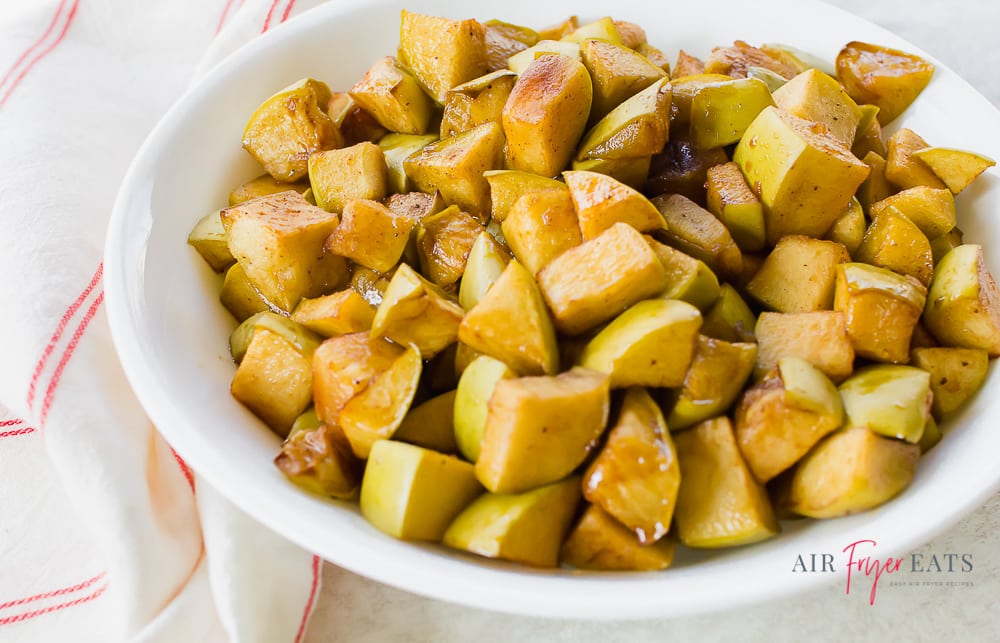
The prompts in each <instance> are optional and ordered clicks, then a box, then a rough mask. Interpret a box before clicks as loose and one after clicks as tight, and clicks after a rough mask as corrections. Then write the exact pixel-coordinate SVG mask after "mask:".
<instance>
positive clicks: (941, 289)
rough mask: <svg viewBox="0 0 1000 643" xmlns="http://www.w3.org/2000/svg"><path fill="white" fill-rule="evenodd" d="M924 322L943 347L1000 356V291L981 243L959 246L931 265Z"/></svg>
mask: <svg viewBox="0 0 1000 643" xmlns="http://www.w3.org/2000/svg"><path fill="white" fill-rule="evenodd" d="M923 319H924V324H926V325H927V329H928V330H929V331H931V333H932V334H933V335H934V336H935V337H936V338H937V339H938V341H940V342H941V343H942V344H944V345H945V346H959V347H962V348H981V349H983V350H985V351H987V352H988V353H989V354H990V357H996V356H998V355H1000V290H998V289H997V286H996V283H995V282H994V281H993V277H992V275H990V272H989V270H988V269H987V268H986V260H985V258H984V257H983V249H982V246H978V245H975V244H966V245H962V246H958V247H957V248H955V249H954V250H952V251H951V252H949V253H948V254H946V255H945V256H944V258H942V259H941V261H940V262H939V263H938V265H937V266H936V267H935V268H934V277H933V279H932V281H931V287H930V290H929V291H928V293H927V306H926V308H925V309H924V318H923Z"/></svg>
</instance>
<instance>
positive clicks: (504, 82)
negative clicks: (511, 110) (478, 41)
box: [441, 61, 517, 139]
mask: <svg viewBox="0 0 1000 643" xmlns="http://www.w3.org/2000/svg"><path fill="white" fill-rule="evenodd" d="M504 64H505V65H506V61H504ZM516 80H517V75H516V74H514V73H513V72H511V71H508V70H506V69H504V70H501V71H495V72H492V73H490V74H486V75H485V76H480V77H479V78H476V79H474V80H470V81H469V82H467V83H463V84H461V85H457V86H455V87H453V88H452V89H451V90H449V91H448V93H447V94H446V95H445V99H444V115H443V116H442V117H441V138H442V139H445V138H448V137H449V136H454V135H456V134H461V133H462V132H468V131H469V130H472V129H475V128H476V127H478V126H480V125H483V124H485V123H500V117H501V114H502V113H503V106H504V104H505V103H506V102H507V98H508V97H509V96H510V90H511V89H513V88H514V82H515V81H516Z"/></svg>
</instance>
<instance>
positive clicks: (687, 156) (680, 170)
mask: <svg viewBox="0 0 1000 643" xmlns="http://www.w3.org/2000/svg"><path fill="white" fill-rule="evenodd" d="M728 161H729V156H728V155H727V154H726V151H725V150H724V149H723V148H721V147H713V148H712V149H708V150H703V149H701V148H698V147H695V146H694V144H693V143H691V141H689V140H686V139H684V138H682V137H680V136H673V137H671V139H670V140H669V141H667V144H666V145H665V146H664V147H663V152H661V153H660V154H657V155H655V156H654V157H653V158H652V161H651V162H650V166H649V178H648V179H647V180H646V184H645V186H644V187H643V192H645V193H647V194H683V195H684V196H686V197H687V198H689V199H691V200H692V201H694V202H695V203H704V202H705V180H706V177H707V175H708V168H710V167H712V166H713V165H719V164H720V163H727V162H728Z"/></svg>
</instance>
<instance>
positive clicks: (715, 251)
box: [652, 194, 743, 278]
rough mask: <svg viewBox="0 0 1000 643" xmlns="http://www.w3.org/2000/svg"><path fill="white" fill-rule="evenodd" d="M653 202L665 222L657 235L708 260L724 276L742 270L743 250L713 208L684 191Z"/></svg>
mask: <svg viewBox="0 0 1000 643" xmlns="http://www.w3.org/2000/svg"><path fill="white" fill-rule="evenodd" d="M652 203H653V205H654V206H656V209H657V210H659V211H660V214H662V215H663V220H664V221H665V222H666V226H665V229H664V230H663V231H662V232H660V234H659V235H658V236H659V237H661V238H662V239H663V240H664V241H666V242H667V243H668V244H670V245H672V246H674V247H675V248H677V249H678V250H682V251H683V252H685V253H687V254H689V255H691V256H692V257H694V258H695V259H698V260H699V261H703V262H705V265H707V266H708V267H709V268H711V270H712V272H715V273H718V274H720V275H722V276H723V278H726V277H732V276H734V275H737V274H739V273H740V271H741V270H742V269H743V253H741V252H740V248H739V246H737V245H736V242H735V241H733V237H732V235H730V234H729V230H727V229H726V226H724V225H723V224H722V222H721V221H719V220H718V219H716V218H715V217H714V216H713V215H712V213H711V212H709V211H708V210H706V209H704V208H702V207H701V206H700V205H698V204H697V203H695V202H694V201H692V200H691V199H689V198H687V197H686V196H684V195H681V194H671V195H670V196H658V197H656V198H654V199H653V200H652Z"/></svg>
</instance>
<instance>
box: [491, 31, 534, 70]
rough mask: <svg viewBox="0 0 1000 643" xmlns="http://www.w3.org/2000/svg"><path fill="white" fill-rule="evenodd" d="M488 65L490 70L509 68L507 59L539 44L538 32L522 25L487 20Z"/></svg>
mask: <svg viewBox="0 0 1000 643" xmlns="http://www.w3.org/2000/svg"><path fill="white" fill-rule="evenodd" d="M483 26H484V27H486V66H487V67H488V68H489V70H490V71H500V70H506V69H507V59H509V58H510V57H511V56H513V55H514V54H516V53H518V52H521V51H524V50H525V49H527V48H528V47H531V46H533V45H537V44H538V40H539V38H538V32H537V31H535V30H534V29H530V28H528V27H524V26H521V25H515V24H511V23H509V22H502V21H500V20H487V21H486V22H484V23H483Z"/></svg>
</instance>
